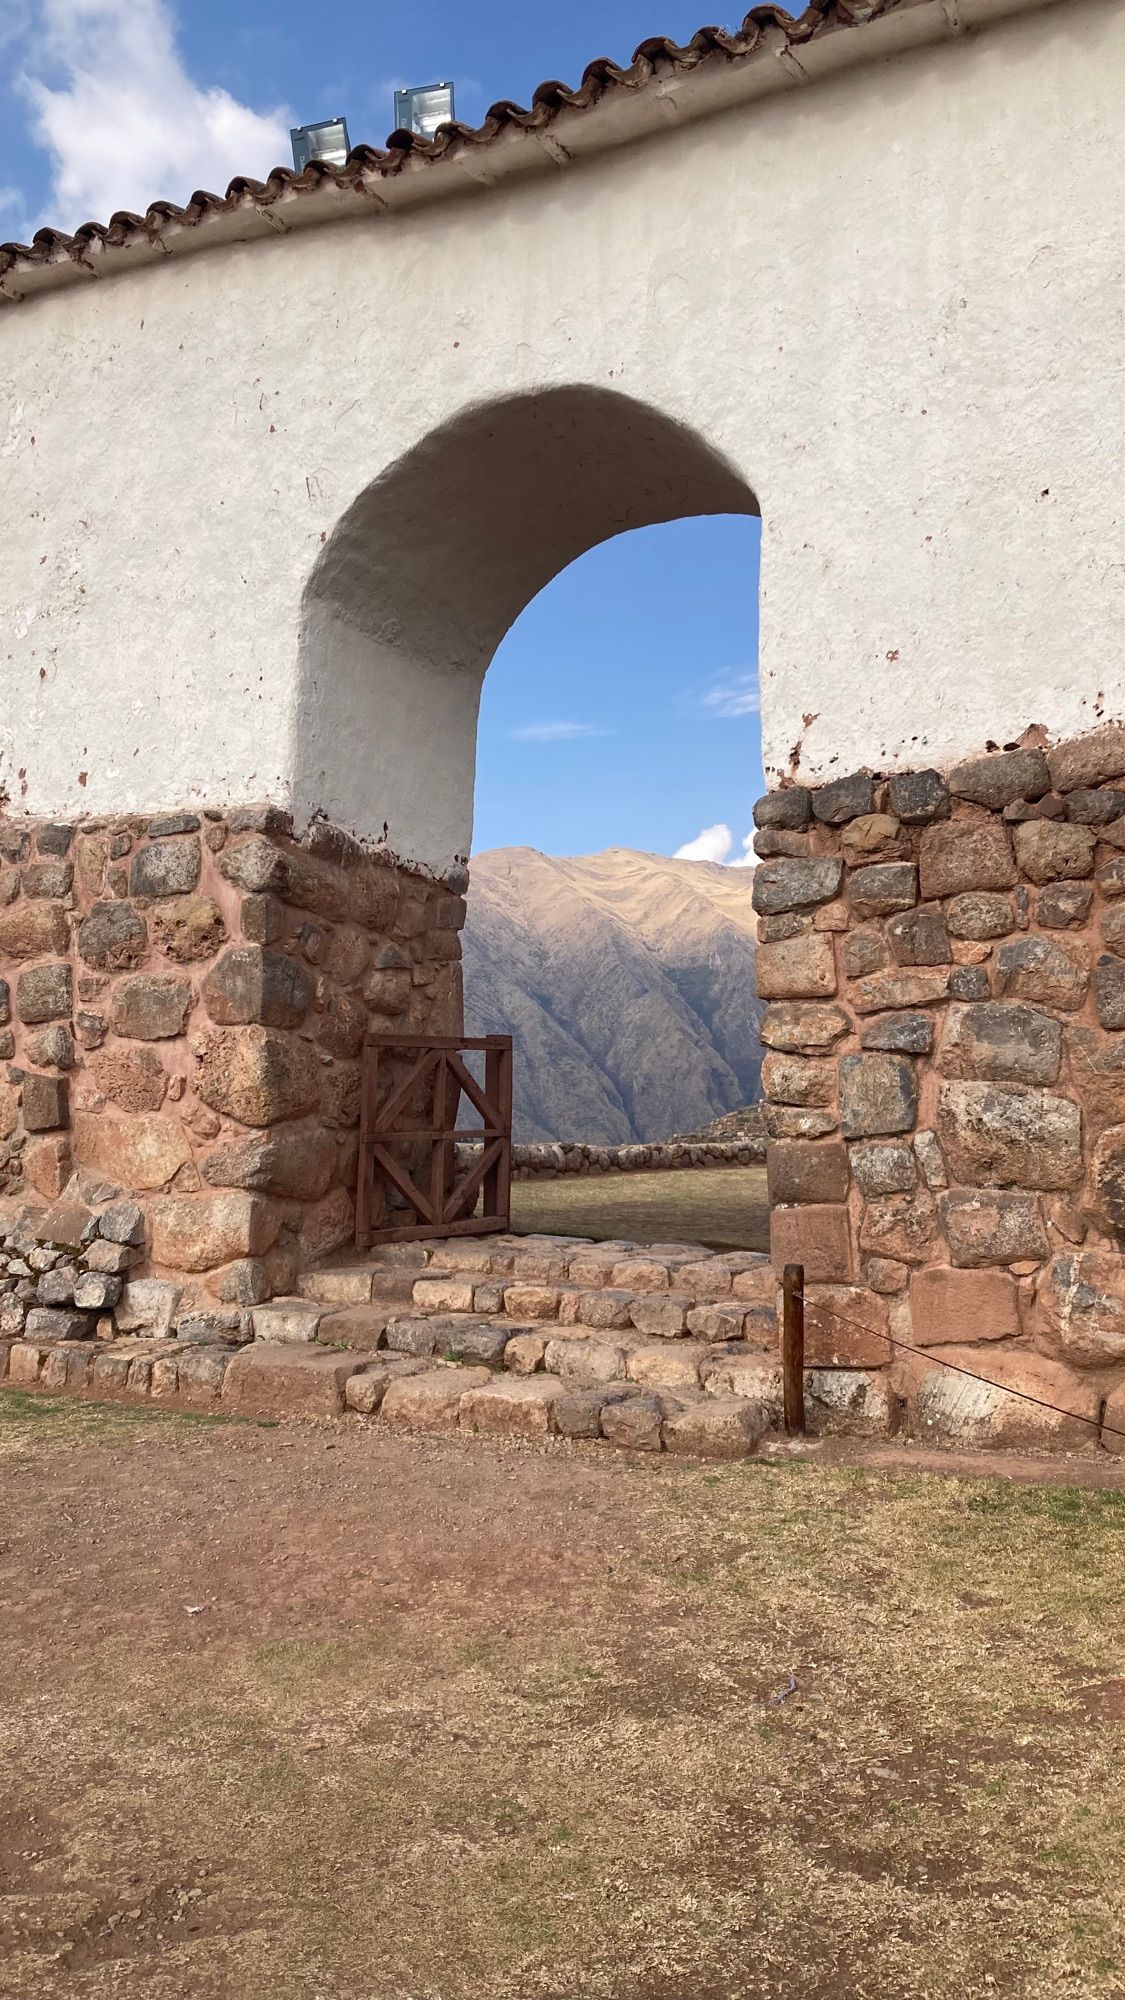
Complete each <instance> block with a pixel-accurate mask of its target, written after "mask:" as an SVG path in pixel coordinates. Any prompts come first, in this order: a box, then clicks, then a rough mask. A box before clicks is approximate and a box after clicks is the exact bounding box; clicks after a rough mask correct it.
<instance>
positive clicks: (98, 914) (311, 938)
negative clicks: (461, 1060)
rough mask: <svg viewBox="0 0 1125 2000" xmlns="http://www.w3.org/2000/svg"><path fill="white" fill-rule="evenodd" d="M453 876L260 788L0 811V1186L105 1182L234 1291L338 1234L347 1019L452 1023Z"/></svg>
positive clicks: (99, 1187)
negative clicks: (155, 803) (272, 799)
mask: <svg viewBox="0 0 1125 2000" xmlns="http://www.w3.org/2000/svg"><path fill="white" fill-rule="evenodd" d="M464 886H465V884H464V880H463V879H462V880H460V881H456V882H450V881H447V882H436V881H432V880H430V879H428V878H426V877H424V876H422V875H419V874H416V873H413V872H412V871H409V870H406V869H403V868H400V867H396V866H395V865H394V864H393V863H392V862H391V861H389V860H388V859H387V858H386V857H385V856H383V855H380V854H378V853H377V852H376V853H372V852H370V851H368V850H366V849H364V848H362V847H360V846H359V845H358V844H357V843H356V842H354V841H352V840H350V839H349V838H348V837H347V836H345V835H343V834H341V833H339V832H338V831H337V830H336V829H334V828H332V827H331V826H328V825H326V824H325V823H323V822H316V823H314V824H313V825H312V826H311V827H310V828H309V830H308V832H307V833H306V835H305V836H304V837H303V839H301V840H297V839H295V838H294V836H293V827H292V823H291V821H290V819H289V818H288V816H287V815H285V814H284V813H281V812H279V811H277V810H275V809H274V808H272V807H267V808H256V807H255V808H248V809H244V810H238V809H234V808H232V809H231V810H230V811H228V812H226V813H219V812H214V811H212V812H204V813H202V814H196V813H193V812H181V813H172V814H162V815H161V816H159V817H157V818H147V817H143V816H138V815H131V816H128V817H122V818H114V819H96V820H95V819H91V820H87V821H82V822H78V823H74V824H71V823H66V824H63V823H55V822H46V821H42V820H38V821H37V820H10V821H7V822H5V823H4V824H3V825H0V974H3V980H2V981H0V1023H2V1026H0V1057H2V1058H3V1059H5V1060H6V1062H7V1072H6V1081H4V1082H3V1083H2V1084H0V1194H3V1195H5V1196H8V1197H10V1199H9V1200H8V1202H6V1203H5V1204H4V1206H5V1207H6V1208H7V1209H8V1210H12V1209H13V1208H15V1209H18V1208H19V1207H20V1206H21V1205H26V1203H27V1202H28V1200H30V1201H31V1202H33V1203H34V1202H36V1201H38V1202H40V1203H45V1202H51V1201H54V1200H55V1199H56V1198H57V1197H58V1196H59V1195H60V1194H61V1192H62V1191H63V1189H64V1187H67V1186H68V1185H69V1184H70V1183H71V1182H72V1179H73V1177H74V1176H76V1175H77V1176H78V1177H79V1178H80V1180H81V1183H82V1184H81V1187H80V1188H79V1187H78V1186H77V1183H76V1184H75V1190H74V1191H75V1192H76V1194H78V1195H79V1196H80V1198H82V1199H86V1200H94V1201H96V1200H98V1199H99V1198H100V1199H106V1198H107V1195H106V1193H105V1190H106V1189H108V1188H112V1187H117V1188H120V1189H123V1190H126V1191H128V1192H129V1193H130V1194H133V1195H135V1196H136V1198H137V1200H138V1202H139V1203H140V1204H141V1207H142V1208H143V1211H144V1222H145V1227H144V1244H143V1245H142V1246H141V1249H142V1255H141V1257H140V1258H139V1260H138V1259H135V1260H134V1261H135V1265H136V1269H135V1270H134V1273H133V1275H134V1276H137V1275H147V1274H149V1273H158V1274H159V1273H172V1274H175V1275H177V1276H178V1277H180V1278H181V1282H182V1285H183V1287H184V1288H185V1296H186V1295H189V1294H190V1293H191V1292H193V1291H194V1292H202V1293H204V1294H210V1295H211V1296H214V1297H217V1298H219V1299H220V1300H224V1301H227V1302H229V1303H232V1304H237V1305H248V1304H252V1303H256V1302H258V1301H259V1300H261V1299H264V1298H268V1297H269V1296H271V1295H272V1294H273V1293H275V1292H278V1291H285V1290H287V1289H288V1288H289V1287H290V1286H291V1285H292V1283H293V1281H294V1278H295V1276H296V1272H297V1270H298V1268H299V1266H300V1265H301V1264H302V1263H307V1262H308V1261H309V1260H310V1259H311V1258H314V1257H316V1256H317V1255H318V1254H320V1253H322V1252H324V1251H327V1250H330V1249H332V1248H334V1247H336V1246H337V1245H339V1244H342V1243H345V1242H347V1241H348V1240H349V1238H350V1237H351V1235H352V1231H353V1226H354V1218H353V1192H354V1183H355V1174H356V1152H357V1124H358V1116H359V1079H360V1064H359V1055H360V1049H361V1046H362V1043H363V1039H364V1036H365V1035H366V1034H367V1033H368V1031H369V1030H370V1031H373V1032H377V1031H384V1032H386V1031H390V1032H395V1031H404V1030H413V1029H415V1028H422V1027H424V1028H425V1029H427V1030H432V1031H433V1032H435V1033H441V1032H454V1033H455V1032H458V1031H459V1030H460V1026H461V967H460V963H459V961H460V940H459V937H458V931H459V929H460V926H461V923H462V922H463V919H464V911H465V905H464V900H463V897H462V895H461V894H460V890H461V889H462V888H463V887H464Z"/></svg>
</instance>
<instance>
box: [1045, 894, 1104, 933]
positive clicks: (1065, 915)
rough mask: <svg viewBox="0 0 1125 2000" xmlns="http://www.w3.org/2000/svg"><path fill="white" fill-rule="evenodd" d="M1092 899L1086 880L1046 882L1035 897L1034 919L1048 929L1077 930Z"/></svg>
mask: <svg viewBox="0 0 1125 2000" xmlns="http://www.w3.org/2000/svg"><path fill="white" fill-rule="evenodd" d="M1093 900H1094V891H1093V889H1092V888H1091V886H1090V884H1089V883H1088V882H1048V883H1047V885H1046V887H1045V888H1043V889H1040V891H1039V894H1038V896H1037V897H1036V899H1035V920H1036V922H1037V923H1039V924H1042V925H1043V928H1044V929H1045V930H1049V931H1067V930H1079V929H1080V928H1081V926H1082V925H1083V924H1084V923H1085V921H1086V919H1087V917H1088V916H1089V914H1090V905H1091V903H1092V902H1093Z"/></svg>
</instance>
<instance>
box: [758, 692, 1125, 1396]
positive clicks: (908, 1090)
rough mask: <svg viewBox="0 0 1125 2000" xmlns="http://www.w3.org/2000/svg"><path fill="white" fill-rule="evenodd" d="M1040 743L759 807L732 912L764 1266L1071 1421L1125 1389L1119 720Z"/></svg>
mask: <svg viewBox="0 0 1125 2000" xmlns="http://www.w3.org/2000/svg"><path fill="white" fill-rule="evenodd" d="M1040 734H1041V732H1029V738H1028V739H1026V740H1025V742H1024V743H1023V744H1022V745H1020V746H1018V747H1009V748H1008V749H1006V750H1003V751H995V752H993V753H991V754H988V755H986V756H983V757H980V758H976V759H974V760H972V761H970V762H968V763H963V764H960V765H958V766H957V767H956V768H955V769H953V770H951V771H950V772H948V773H947V774H946V775H945V776H942V775H940V774H939V773H938V772H936V771H933V770H929V771H919V772H916V773H913V774H910V775H899V776H894V777H891V778H889V779H888V780H886V781H882V780H880V779H878V778H873V777H871V776H870V775H868V774H866V773H862V774H856V775H853V776H848V777H842V778H840V779H837V780H835V781H834V782H832V783H831V784H827V785H824V786H822V787H820V788H819V789H817V790H814V791H809V790H807V789H804V788H802V787H800V786H798V785H794V786H792V787H790V788H788V789H786V790H783V791H779V792H776V793H773V794H771V795H770V796H769V797H767V798H765V799H762V800H761V801H760V802H759V804H758V806H757V807H756V809H755V819H756V823H757V826H758V828H759V832H758V834H757V837H756V842H755V845H756V848H757V851H758V853H759V855H761V856H762V857H763V859H762V865H761V866H760V867H759V868H758V870H757V874H756V878H755V888H754V901H755V907H756V908H757V910H758V912H759V938H760V944H759V949H758V988H759V994H760V996H761V997H762V998H763V999H765V1000H767V1001H768V1002H769V1003H770V1004H769V1006H768V1009H767V1011H766V1014H765V1018H764V1020H763V1023H762V1031H761V1032H762V1041H763V1043H764V1045H765V1046H766V1049H767V1051H768V1053H767V1056H766V1061H765V1065H764V1068H763V1079H762V1080H763V1087H764V1089H765V1092H766V1097H767V1099H768V1104H767V1110H766V1119H767V1128H768V1130H769V1133H770V1144H769V1148H768V1156H767V1165H768V1172H769V1189H770V1196H771V1200H772V1201H773V1202H774V1203H775V1204H776V1206H775V1208H774V1212H773V1216H772V1231H771V1235H772V1249H773V1255H774V1259H775V1263H776V1264H777V1265H778V1266H779V1267H780V1266H781V1265H783V1264H785V1263H787V1262H799V1263H802V1264H803V1265H804V1266H805V1270H806V1274H807V1279H808V1281H809V1289H810V1296H811V1297H813V1298H814V1299H815V1298H821V1299H822V1300H824V1301H825V1302H826V1303H827V1304H829V1305H830V1306H831V1307H832V1309H833V1310H835V1311H836V1312H837V1313H839V1314H840V1315H842V1316H852V1317H855V1318H858V1319H862V1318H863V1317H864V1313H863V1311H862V1309H861V1308H862V1307H863V1306H864V1305H865V1304H866V1305H868V1306H869V1305H870V1303H871V1300H870V1294H871V1293H877V1294H881V1295H883V1297H884V1298H885V1300H886V1301H887V1304H888V1308H889V1317H888V1322H887V1324H888V1326H889V1330H890V1332H891V1333H892V1334H894V1335H895V1336H897V1337H898V1338H899V1339H900V1340H902V1341H904V1342H909V1343H911V1344H912V1345H913V1346H915V1347H918V1348H923V1349H926V1350H937V1351H938V1352H939V1353H940V1354H941V1355H943V1356H944V1357H945V1358H948V1359H954V1360H958V1359H960V1360H963V1361H966V1362H967V1365H970V1366H974V1367H980V1366H981V1364H982V1359H983V1356H984V1354H985V1353H986V1352H987V1356H988V1360H987V1365H986V1367H985V1370H984V1372H987V1373H988V1374H989V1375H990V1376H991V1377H992V1378H993V1379H996V1380H1001V1379H1003V1380H1006V1381H1010V1382H1011V1383H1013V1384H1015V1385H1016V1386H1022V1387H1024V1388H1025V1389H1026V1390H1028V1391H1029V1392H1031V1393H1033V1394H1036V1395H1040V1396H1043V1397H1045V1398H1047V1399H1048V1400H1051V1401H1055V1402H1059V1401H1066V1402H1067V1404H1068V1407H1070V1406H1072V1405H1073V1401H1074V1398H1075V1396H1076V1395H1079V1396H1085V1397H1086V1398H1087V1399H1088V1398H1089V1396H1090V1392H1091V1391H1094V1392H1098V1393H1100V1394H1102V1395H1104V1394H1108V1393H1110V1392H1111V1391H1112V1389H1113V1388H1114V1387H1115V1386H1117V1385H1119V1384H1120V1383H1121V1381H1122V1378H1123V1377H1125V1255H1123V1254H1122V1252H1123V1250H1125V1032H1123V1031H1125V727H1122V726H1119V725H1116V724H1115V725H1106V726H1103V727H1102V728H1100V729H1098V730H1097V731H1095V732H1094V733H1092V734H1091V735H1089V736H1086V737H1083V738H1081V739H1078V740H1076V741H1074V742H1071V743H1066V744H1061V745H1059V746H1057V747H1056V748H1054V749H1048V748H1045V747H1043V746H1042V745H1041V744H1040V743H1039V742H1038V741H1036V740H1035V738H1036V736H1038V735H1040ZM898 1365H899V1368H900V1372H901V1371H905V1372H907V1373H909V1371H910V1370H911V1369H912V1368H913V1369H915V1371H917V1369H918V1367H919V1366H921V1364H920V1363H917V1362H915V1361H912V1360H910V1359H909V1358H906V1359H900V1361H899V1364H898ZM1093 1401H1094V1406H1095V1407H1096V1403H1097V1394H1095V1395H1094V1398H1093Z"/></svg>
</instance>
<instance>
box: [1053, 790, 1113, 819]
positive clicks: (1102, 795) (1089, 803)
mask: <svg viewBox="0 0 1125 2000" xmlns="http://www.w3.org/2000/svg"><path fill="white" fill-rule="evenodd" d="M1123 813H1125V792H1121V791H1115V790H1113V789H1112V788H1107V789H1106V790H1104V791H1093V792H1087V791H1077V792H1071V793H1070V795H1069V797H1068V798H1067V801H1066V816H1067V818H1068V819H1069V820H1074V821H1075V823H1076V824H1077V825H1080V826H1109V824H1110V823H1111V821H1113V820H1116V819H1120V818H1121V816H1122V814H1123Z"/></svg>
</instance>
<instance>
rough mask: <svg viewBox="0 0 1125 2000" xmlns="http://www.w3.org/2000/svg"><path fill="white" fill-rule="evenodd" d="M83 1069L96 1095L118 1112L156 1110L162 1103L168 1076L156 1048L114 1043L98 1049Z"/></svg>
mask: <svg viewBox="0 0 1125 2000" xmlns="http://www.w3.org/2000/svg"><path fill="white" fill-rule="evenodd" d="M85 1067H86V1075H87V1078H88V1079H89V1082H90V1083H91V1084H92V1085H93V1087H94V1089H95V1090H96V1091H97V1093H98V1095H99V1096H101V1097H106V1098H108V1099H109V1102H110V1103H111V1104H115V1105H117V1107H118V1109H119V1110H121V1111H159V1109H160V1107H161V1105H162V1104H163V1102H164V1096H165V1092H166V1090H167V1088H168V1073H167V1071H166V1070H165V1068H164V1064H163V1063H162V1062H161V1059H160V1056H159V1054H158V1053H157V1051H156V1050H155V1049H151V1048H146V1047H144V1046H143V1045H142V1046H141V1047H140V1048H122V1047H120V1046H119V1045H117V1044H116V1043H115V1044H114V1045H113V1046H112V1047H111V1048H108V1049H99V1050H98V1051H97V1052H96V1053H95V1054H94V1055H92V1056H91V1057H90V1060H89V1061H88V1062H87V1064H86V1066H85Z"/></svg>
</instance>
